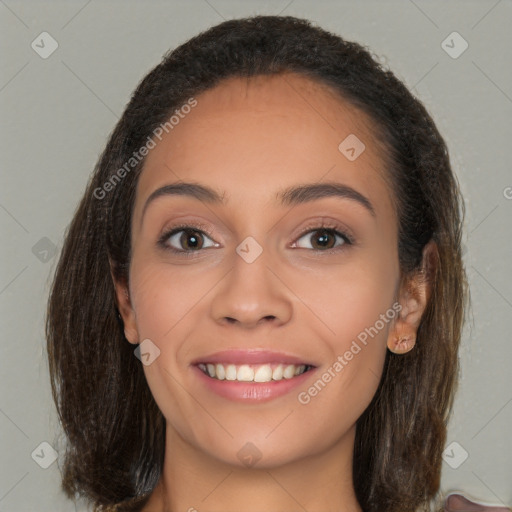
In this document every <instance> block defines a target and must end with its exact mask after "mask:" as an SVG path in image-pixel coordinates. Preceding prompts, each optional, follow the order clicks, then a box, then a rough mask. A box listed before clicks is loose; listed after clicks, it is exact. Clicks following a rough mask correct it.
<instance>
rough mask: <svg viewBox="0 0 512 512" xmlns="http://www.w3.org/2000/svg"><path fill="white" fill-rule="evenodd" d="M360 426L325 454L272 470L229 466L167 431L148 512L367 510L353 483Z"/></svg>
mask: <svg viewBox="0 0 512 512" xmlns="http://www.w3.org/2000/svg"><path fill="white" fill-rule="evenodd" d="M354 437H355V426H354V427H353V429H352V430H350V431H349V432H348V433H347V434H346V435H345V436H344V437H343V438H342V439H341V440H340V441H339V442H338V443H337V444H336V445H335V446H332V447H330V448H329V449H328V450H325V451H324V452H322V453H314V454H309V455H307V456H305V457H303V458H302V459H300V460H295V461H293V462H290V463H287V464H285V465H281V466H274V467H268V468H257V467H251V468H247V467H243V466H233V465H229V464H225V463H224V462H222V461H219V460H218V459H214V458H211V457H209V456H208V455H207V454H205V453H204V452H202V451H199V450H197V449H196V448H195V447H193V446H191V445H190V444H189V443H187V442H186V441H184V440H183V439H182V438H181V437H180V436H179V435H178V434H177V433H176V432H175V431H174V430H173V429H172V428H169V426H168V427H167V432H166V443H165V446H166V448H165V457H164V469H163V474H162V477H161V479H160V481H159V483H158V485H157V487H156V489H155V491H154V493H153V494H152V496H151V499H150V501H149V502H148V504H147V505H146V507H144V511H146V512H156V511H158V512H175V511H188V512H202V511H205V510H208V511H209V512H227V511H235V510H236V511H240V510H243V511H244V512H261V510H307V511H308V512H320V511H321V512H328V511H336V512H340V511H343V512H362V509H361V507H360V505H359V503H358V501H357V498H356V496H355V492H354V487H353V481H352V457H353V448H354Z"/></svg>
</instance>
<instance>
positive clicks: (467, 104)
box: [0, 0, 512, 512]
mask: <svg viewBox="0 0 512 512" xmlns="http://www.w3.org/2000/svg"><path fill="white" fill-rule="evenodd" d="M255 13H263V14H280V13H282V14H289V15H295V16H301V17H306V18H309V19H311V20H312V21H315V22H317V23H319V24H320V25H321V26H323V27H324V28H326V29H328V30H331V31H333V32H336V33H338V34H340V35H342V36H343V37H345V38H347V39H349V40H355V41H358V42H360V43H363V44H365V45H368V46H369V47H370V48H371V49H372V50H373V51H374V52H375V53H376V54H378V55H379V56H380V57H381V58H382V60H383V62H386V63H387V64H388V65H389V66H390V68H391V69H392V70H393V71H394V72H395V73H396V74H397V75H398V77H399V78H401V79H402V80H403V81H404V82H405V83H406V84H407V85H408V86H409V87H410V88H411V89H412V90H413V92H414V93H415V94H417V95H418V96H419V97H420V98H421V99H422V100H423V101H424V103H425V104H426V106H427V108H428V109H429V111H430V112H431V113H432V115H433V117H434V119H435V120H436V122H437V125H438V127H439V129H440V131H441V133H442V134H443V136H444V137H445V138H446V141H447V143H448V146H449V148H450V155H451V159H452V162H453V166H454V169H455V172H456V173H457V176H458V178H459V181H460V183H461V187H462V191H463V194H464V196H465V198H466V203H467V216H466V232H465V237H464V247H465V259H466V265H467V270H468V274H469V279H470V284H471V288H472V301H473V314H472V316H471V317H470V319H469V322H468V324H467V325H466V327H465V331H464V337H463V343H462V349H461V364H462V378H461V382H460V387H459V392H458V395H457V400H456V404H455V409H454V413H453V416H452V417H451V420H450V424H449V433H448V443H447V446H448V445H450V444H451V443H453V442H457V443H458V445H452V446H451V448H450V450H449V451H448V452H447V460H449V461H450V464H448V463H447V462H443V473H442V490H443V491H445V492H446V491H451V490H455V489H459V490H462V491H465V492H466V493H467V494H468V495H469V496H470V497H474V498H479V499H481V500H484V501H489V502H493V503H496V504H500V503H501V504H506V505H508V506H512V457H511V454H512V442H511V436H510V432H511V431H512V429H511V425H512V386H511V378H510V368H509V366H510V364H509V361H510V360H511V358H512V343H511V336H510V327H511V321H510V319H511V317H512V279H511V277H510V265H511V261H512V242H511V239H510V233H511V232H512V229H511V224H512V222H511V214H512V199H511V198H512V188H510V187H512V173H511V169H510V158H509V157H508V155H506V153H508V150H509V149H510V144H511V140H512V137H511V135H512V134H511V124H510V118H511V113H512V73H511V69H512V68H511V67H510V63H511V62H512V58H511V57H512V55H511V53H512V44H511V43H512V37H511V32H510V23H511V21H512V20H511V14H512V5H511V2H510V0H500V1H496V0H492V1H473V2H471V1H453V0H452V1H450V2H446V1H443V2H440V1H438V2H430V1H420V0H414V1H412V0H410V1H409V0H403V1H394V2H383V1H380V2H370V1H366V2H363V1H361V2H355V1H354V2H348V1H345V2H342V1H325V0H324V1H319V2H306V1H301V0H295V1H290V0H283V1H275V2H270V1H269V2H262V1H239V2H236V1H233V0H209V1H208V2H207V1H206V0H193V1H189V2H185V1H182V2H178V1H172V2H169V1H168V2H151V3H150V2H144V3H143V2H134V1H122V2H121V1H117V2H101V1H99V0H92V1H87V0H84V1H81V2H75V1H66V2H41V1H38V2H35V1H33V2H30V1H25V2H17V1H14V0H5V1H4V0H0V16H1V29H0V32H1V38H2V49H3V50H2V53H3V59H2V65H1V75H0V105H1V112H2V128H1V129H2V133H1V135H2V136H1V137H0V143H1V155H2V186H1V189H0V227H1V236H2V238H1V239H2V252H1V258H2V265H1V273H0V314H1V320H2V323H1V332H2V342H1V351H2V352H1V360H2V365H1V374H0V375H1V377H0V381H1V385H2V387H1V389H2V393H1V398H0V432H1V441H0V450H1V453H2V459H1V460H2V465H1V471H0V511H3V512H16V511H20V512H21V511H23V512H27V511H31V510H33V511H36V510H37V511H39V512H45V511H52V512H58V511H66V512H67V511H74V510H75V506H74V505H73V504H72V503H71V502H69V501H67V500H66V499H65V498H64V496H63V495H62V494H61V492H60V489H59V485H60V474H59V467H58V464H59V462H60V460H59V459H58V460H57V461H56V462H54V463H53V464H51V465H50V466H49V467H48V469H43V468H42V467H40V465H39V464H38V463H36V461H35V460H37V457H36V456H34V458H33V456H32V455H31V454H32V453H33V452H34V450H36V452H35V454H37V453H39V460H40V461H44V460H46V461H48V460H49V459H48V457H49V453H50V450H49V449H48V447H46V448H44V446H43V447H42V448H41V447H39V445H40V443H42V442H45V441H46V442H48V443H49V444H50V445H52V446H53V447H54V448H56V449H57V450H58V449H59V446H58V443H57V442H56V436H57V433H58V431H59V430H58V425H57V421H56V413H55V410H54V405H53V402H52V400H51V394H50V386H49V376H48V369H47V361H46V348H45V341H44V330H43V325H44V324H43V317H44V313H45V308H46V298H47V294H48V289H49V283H50V276H51V273H52V272H53V271H54V268H55V264H56V261H57V256H56V255H55V254H54V251H55V250H56V251H58V250H60V248H61V246H62V238H63V233H64V230H65V228H66V226H67V225H68V223H69V222H70V220H71V217H72V214H73V212H74V209H75V207H76V205H77V203H78V200H79V199H80V197H81V195H82V193H83V191H84V187H85V184H86V181H87V179H88V177H89V174H90V172H91V171H92V169H93V166H94V164H95V163H96V160H97V158H98V156H99V154H100V152H101V150H102V149H103V146H104V144H105V143H106V139H107V136H108V134H109V133H110V131H111V130H112V129H113V127H114V125H115V123H116V122H117V120H118V118H119V116H120V115H121V113H122V111H123V108H124V106H125V104H126V102H127V101H128V99H129V96H130V94H131V92H132V91H133V89H134V88H135V86H136V85H137V83H138V82H139V80H141V78H142V77H143V76H144V75H145V74H146V72H148V71H149V70H150V69H151V68H152V67H153V66H154V65H156V64H157V63H158V62H159V61H160V58H161V56H162V55H163V53H164V52H165V51H167V50H168V49H169V48H171V47H175V46H177V45H178V44H180V43H182V42H184V41H185V40H186V39H188V38H189V37H191V36H193V35H195V34H196V33H198V32H199V31H201V30H203V29H205V28H207V27H209V26H211V25H214V24H217V23H218V22H220V21H222V20H223V19H229V18H238V17H242V16H246V15H250V14H255ZM43 31H46V32H48V33H49V34H51V36H52V37H53V38H54V39H55V40H56V41H57V42H58V45H59V46H58V48H57V50H56V51H55V52H54V53H53V54H52V55H50V56H49V57H48V58H46V59H43V58H41V57H40V56H39V54H38V53H36V51H34V49H32V47H31V43H32V41H34V40H36V42H38V41H40V38H38V36H39V34H41V32H43ZM454 31H456V32H458V33H459V34H460V35H461V36H462V37H463V38H464V40H465V41H467V43H468V45H469V46H468V48H467V50H466V51H465V52H464V53H462V54H461V55H460V56H458V58H453V57H452V56H450V55H449V54H448V53H447V52H446V51H445V49H444V48H443V46H442V42H443V41H444V40H445V39H446V38H447V36H448V35H449V34H451V33H452V32H454ZM452 40H453V38H452V39H450V38H449V39H448V40H447V43H445V44H448V45H449V46H452V47H453V48H452V49H451V52H452V53H453V52H454V51H457V52H458V51H460V49H461V48H462V46H461V44H463V42H462V41H461V40H457V39H455V40H453V42H452ZM39 44H40V46H41V43H39ZM45 48H46V49H48V48H49V43H48V40H47V41H46V44H45ZM507 233H508V235H507ZM466 452H467V454H468V458H467V460H465V461H464V462H463V463H462V464H460V466H459V467H458V468H457V469H455V468H454V467H452V466H456V465H458V464H459V463H460V462H461V460H462V459H463V458H464V457H465V453H466ZM76 510H85V508H84V507H83V505H78V506H77V507H76Z"/></svg>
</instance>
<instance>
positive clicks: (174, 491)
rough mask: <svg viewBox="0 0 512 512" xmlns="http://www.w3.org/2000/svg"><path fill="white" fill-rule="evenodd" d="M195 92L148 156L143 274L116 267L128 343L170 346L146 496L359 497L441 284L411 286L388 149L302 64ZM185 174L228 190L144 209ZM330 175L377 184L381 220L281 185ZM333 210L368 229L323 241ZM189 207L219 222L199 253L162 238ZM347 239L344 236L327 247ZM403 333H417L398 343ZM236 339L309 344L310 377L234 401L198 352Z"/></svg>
mask: <svg viewBox="0 0 512 512" xmlns="http://www.w3.org/2000/svg"><path fill="white" fill-rule="evenodd" d="M196 99H197V102H198V104H197V106H196V107H194V108H193V109H192V111H191V112H190V113H189V114H187V115H186V116H185V118H184V119H182V120H181V121H180V122H179V124H178V125H176V126H175V127H174V129H173V130H172V131H170V132H169V134H167V135H165V136H164V137H163V138H162V140H161V141H160V142H158V143H157V145H156V147H155V148H154V149H152V150H151V152H150V154H149V155H148V156H147V159H146V164H145V167H144V170H143V172H142V174H141V176H140V179H139V182H138V184H137V190H136V199H135V206H134V215H133V219H132V250H133V253H132V260H131V265H130V273H129V276H130V277H129V283H122V282H115V285H116V294H117V302H118V307H119V310H120V312H121V315H122V318H123V321H124V325H125V335H126V338H127V340H128V341H129V342H130V343H133V344H136V343H140V342H142V340H145V339H147V338H149V339H150V340H151V341H152V342H153V343H154V344H155V345H156V346H157V347H158V348H159V350H160V355H159V357H157V358H156V359H155V360H154V362H153V363H151V364H150V365H148V366H144V372H145V375H146V378H147V381H148V384H149V386H150V389H151V391H152V394H153V396H154V397H155V400H156V402H157V404H158V406H159V407H160V409H161V411H162V413H163V414H164V416H165V418H166V420H167V427H166V452H165V460H164V470H163V476H162V478H161V480H160V482H159V484H158V486H157V487H156V489H155V491H154V493H153V494H152V496H151V499H150V502H149V503H148V505H147V506H146V507H145V508H144V510H145V511H155V512H156V511H187V510H194V509H195V510H198V511H199V512H201V511H203V510H208V511H211V512H217V511H219V512H220V511H223V512H225V511H235V510H237V511H240V510H243V511H244V512H252V511H261V510H280V511H281V510H283V511H284V510H298V509H301V508H302V509H305V510H308V511H309V512H316V511H322V512H326V511H331V510H332V511H334V510H336V511H339V510H344V511H361V510H362V509H361V507H360V505H359V503H358V502H357V499H356V497H355V493H354V488H353V483H352V457H353V449H354V438H355V423H356V421H357V419H358V418H359V416H360V415H361V414H362V413H363V411H364V410H365V408H366V407H367V406H368V404H369V403H370V401H371V399H372V397H373V396H374V394H375V392H376V390H377V387H378V383H379V379H380V376H381V374H382V368H383V364H384V359H385V356H386V350H387V348H389V349H390V350H393V351H395V352H397V353H403V352H407V351H408V350H411V349H412V348H413V346H414V339H415V333H416V331H417V328H418V325H419V322H420V319H421V315H422V313H423V311H424V308H425V305H426V303H427V300H428V296H429V287H428V284H427V283H425V282H423V281H418V280H416V281H412V282H411V283H409V286H407V287H405V286H401V280H400V268H399V264H398V252H397V251H398V249H397V237H398V232H397V218H396V212H395V208H394V202H393V198H392V192H391V190H390V189H389V187H388V185H387V182H386V180H385V179H384V172H385V166H384V159H383V157H382V151H381V149H382V148H380V146H379V145H378V144H377V142H375V141H376V138H375V135H374V133H373V131H372V124H371V121H370V120H369V119H368V118H367V117H366V116H365V115H363V113H361V112H360V111H358V110H356V109H355V108H353V107H351V106H350V105H348V104H347V103H345V102H343V101H341V100H340V99H339V98H338V97H335V96H334V94H333V93H332V91H330V90H328V89H327V88H326V87H324V86H322V85H319V84H317V83H314V82H312V81H310V80H308V79H306V78H304V77H301V76H297V75H294V74H289V73H288V74H283V75H279V76H272V77H255V78H251V79H250V80H247V79H241V78H230V79H228V80H225V81H223V82H221V84H220V85H217V86H216V87H215V88H213V89H210V90H208V91H206V92H204V93H202V94H201V95H199V96H197V97H196ZM349 134H355V135H356V136H357V137H358V138H359V139H360V140H362V141H363V142H364V144H365V146H366V149H365V151H364V152H363V153H361V155H360V156H359V157H358V158H357V159H356V160H354V161H349V160H348V159H347V158H346V157H345V156H344V154H342V153H341V152H340V151H339V150H338V145H339V144H340V142H341V141H342V140H344V139H345V138H346V137H347V136H348V135H349ZM181 180H183V181H193V182H197V183H201V184H205V185H208V186H210V187H212V188H214V189H216V190H218V191H219V192H220V193H223V192H224V194H225V199H226V201H227V202H226V204H225V205H213V204H209V203H207V202H206V201H200V200H197V199H194V198H191V197H186V196H165V197H160V198H158V199H157V200H155V201H153V202H152V203H151V204H150V206H148V208H147V210H146V211H145V214H144V218H143V219H142V218H141V215H142V210H143V206H144V203H145V202H146V200H147V198H148V197H149V196H150V194H151V193H152V192H153V191H154V190H156V189H157V188H159V187H161V186H163V185H167V184H170V183H176V182H178V181H181ZM326 181H329V182H336V183H340V184H345V185H349V186H351V187H353V188H354V189H356V190H357V191H358V192H360V193H361V194H363V195H364V196H366V197H367V198H368V199H369V201H370V202H371V203H372V205H373V207H374V209H375V217H373V216H372V215H371V214H370V213H369V212H368V211H367V210H366V209H365V208H364V207H363V206H361V205H360V204H359V203H357V202H356V201H353V200H351V199H346V198H345V199H340V198H337V197H328V198H321V199H318V200H315V201H312V202H310V203H305V204H300V205H295V206H293V207H292V206H280V205H278V204H277V202H276V194H277V192H278V190H280V189H282V188H285V187H290V186H293V185H298V184H306V183H318V182H326ZM322 220H329V221H330V222H333V221H334V222H336V223H337V224H339V227H340V229H339V230H340V231H341V232H343V231H344V229H343V228H347V229H348V230H350V232H351V233H352V234H353V236H354V238H355V242H354V244H353V245H345V246H343V247H344V248H343V250H339V251H336V250H333V249H331V250H327V249H322V248H321V246H320V249H319V250H317V251H315V250H314V248H318V247H319V245H318V244H317V242H318V239H319V236H320V235H321V234H322V233H319V232H317V231H314V229H315V227H314V226H321V221H322ZM182 221H183V222H186V223H192V224H193V223H194V221H195V222H201V223H203V224H206V226H208V228H209V229H211V231H212V235H213V236H212V237H210V236H209V235H204V237H203V238H202V239H201V240H200V241H202V243H203V244H204V247H205V248H203V249H201V250H199V251H198V252H194V253H193V254H192V257H191V258H186V257H185V256H182V255H176V254H173V253H171V252H169V251H165V250H164V249H162V248H161V247H159V246H158V245H157V240H158V239H159V237H160V236H161V235H162V234H163V233H164V232H165V231H166V229H168V228H170V227H173V226H174V225H175V224H177V223H178V222H182ZM306 227H309V228H310V229H309V230H308V231H307V232H306V234H301V231H302V230H303V229H304V228H306ZM180 235H183V237H182V242H183V238H184V239H185V240H184V242H183V243H185V244H186V243H187V241H190V237H188V238H187V237H185V235H184V234H183V233H180V234H178V235H177V236H174V237H173V240H174V241H173V242H172V243H173V246H174V247H175V248H177V249H182V250H187V246H186V245H185V246H184V245H182V244H180ZM315 235H316V236H315ZM248 236H251V237H253V238H254V239H255V240H256V241H257V242H258V243H259V245H260V246H261V248H262V249H263V252H262V253H261V255H260V256H259V257H258V258H257V259H256V260H255V261H253V262H252V263H247V262H246V261H245V260H244V259H243V258H241V257H240V256H239V255H238V254H237V252H236V251H235V249H236V248H237V246H238V245H239V244H240V243H241V242H242V241H243V240H244V239H245V238H246V237H248ZM214 242H216V243H218V244H219V245H218V246H217V247H210V246H211V245H212V243H214ZM342 243H343V239H340V238H339V237H337V236H335V235H334V234H331V235H330V237H329V244H330V245H329V247H334V246H336V247H340V246H341V244H342ZM294 244H295V245H294ZM207 246H208V247H207ZM206 247H207V248H206ZM188 250H189V251H193V250H194V249H188ZM322 251H323V252H322ZM397 301H398V302H399V303H400V305H401V307H402V311H401V314H400V316H396V317H395V318H394V319H393V320H392V321H390V322H388V323H386V324H385V327H384V328H383V329H381V330H380V331H379V332H378V334H377V335H375V336H374V337H373V338H369V340H370V341H369V342H368V344H367V345H366V346H364V348H363V349H362V350H361V351H360V352H359V353H358V354H357V355H356V356H354V358H353V359H352V360H351V361H350V362H349V363H348V364H347V365H346V366H345V367H344V369H343V371H342V372H340V373H339V374H338V375H337V376H336V377H335V378H333V379H332V380H331V382H329V383H328V385H326V386H325V388H324V389H323V390H322V391H321V392H320V393H318V394H317V396H315V397H313V398H311V401H310V402H309V403H308V404H307V405H304V404H301V403H299V401H298V399H297V394H298V392H300V391H304V390H307V388H308V387H309V386H311V385H312V384H313V383H314V382H315V381H316V380H317V379H318V378H319V377H320V376H321V375H322V373H323V372H325V371H326V370H327V369H328V368H329V367H332V365H333V363H334V362H335V361H336V359H337V357H338V356H339V355H343V354H344V353H345V352H346V351H347V350H348V349H349V348H350V346H351V343H352V342H353V340H355V339H356V338H357V336H358V334H359V333H361V332H363V331H364V330H365V328H368V327H370V326H373V325H374V324H375V322H376V321H377V320H378V319H379V315H381V314H383V313H385V312H386V311H387V310H389V309H390V308H391V307H392V305H393V304H394V303H396V302H397ZM229 319H232V320H229ZM401 336H406V337H407V336H408V337H409V339H408V340H407V341H405V342H401V343H399V342H398V341H397V340H398V339H400V337H401ZM232 348H258V349H259V348H261V349H269V350H276V351H282V352H286V353H289V354H295V355H298V356H300V357H302V358H304V359H305V360H308V361H312V362H314V364H315V365H316V366H317V369H316V370H315V372H314V374H313V373H312V374H311V375H310V377H309V380H308V381H307V384H306V385H304V386H301V387H300V388H299V389H297V391H292V392H291V393H288V394H286V395H284V396H281V397H278V398H275V399H273V400H271V401H269V402H265V403H259V404H245V403H239V402H234V401H231V400H228V399H226V398H223V397H220V396H218V395H216V394H214V393H213V392H211V391H209V390H208V389H206V387H205V386H204V385H203V383H201V382H199V379H198V378H197V376H196V375H195V373H194V371H192V368H191V366H190V363H191V361H192V360H194V359H196V358H198V357H200V356H205V355H208V354H211V353H213V352H216V351H220V350H225V349H232ZM247 442H251V443H252V444H254V445H255V446H256V447H257V449H258V450H259V452H260V453H261V459H260V460H259V461H258V462H257V464H255V465H254V466H252V467H246V466H245V465H244V463H243V462H242V461H241V460H240V459H239V458H238V456H237V453H238V451H239V450H240V449H241V448H242V447H243V446H244V445H245V444H246V443H247Z"/></svg>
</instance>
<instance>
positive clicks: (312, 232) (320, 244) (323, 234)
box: [295, 226, 352, 251]
mask: <svg viewBox="0 0 512 512" xmlns="http://www.w3.org/2000/svg"><path fill="white" fill-rule="evenodd" d="M336 238H338V240H339V241H340V242H341V243H339V244H338V245H337V246H336ZM301 239H305V240H306V241H307V242H309V244H310V247H308V246H307V245H306V246H301V245H298V247H299V248H303V249H304V248H305V249H313V250H316V251H329V250H338V249H342V248H344V247H343V246H345V245H352V239H351V237H349V236H348V235H347V234H345V233H343V232H341V231H338V229H337V226H333V227H329V226H317V227H315V228H313V229H310V228H308V230H307V231H306V232H305V234H303V235H301V237H300V238H299V239H298V240H297V242H295V244H296V245H297V244H299V242H300V240H301Z"/></svg>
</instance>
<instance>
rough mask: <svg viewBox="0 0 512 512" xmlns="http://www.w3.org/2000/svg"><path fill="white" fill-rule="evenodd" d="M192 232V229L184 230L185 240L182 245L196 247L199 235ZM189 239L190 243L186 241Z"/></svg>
mask: <svg viewBox="0 0 512 512" xmlns="http://www.w3.org/2000/svg"><path fill="white" fill-rule="evenodd" d="M194 233H196V232H194V231H185V232H184V234H183V236H184V237H185V240H186V241H187V242H186V243H185V244H184V245H186V246H187V247H193V248H197V246H198V245H199V237H197V236H196V235H195V234H194ZM189 240H192V244H190V243H189V242H188V241H189Z"/></svg>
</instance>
